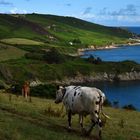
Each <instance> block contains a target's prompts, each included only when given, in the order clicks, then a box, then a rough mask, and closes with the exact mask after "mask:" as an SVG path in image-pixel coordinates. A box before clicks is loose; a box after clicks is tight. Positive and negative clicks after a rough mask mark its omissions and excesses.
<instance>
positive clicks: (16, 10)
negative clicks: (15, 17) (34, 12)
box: [10, 7, 27, 14]
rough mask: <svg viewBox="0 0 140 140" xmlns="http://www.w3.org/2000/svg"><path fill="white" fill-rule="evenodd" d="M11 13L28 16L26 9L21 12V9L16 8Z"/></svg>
mask: <svg viewBox="0 0 140 140" xmlns="http://www.w3.org/2000/svg"><path fill="white" fill-rule="evenodd" d="M10 13H11V14H27V11H26V10H24V9H23V10H21V9H18V8H16V7H14V8H13V9H12V10H10Z"/></svg>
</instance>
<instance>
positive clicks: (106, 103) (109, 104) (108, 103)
mask: <svg viewBox="0 0 140 140" xmlns="http://www.w3.org/2000/svg"><path fill="white" fill-rule="evenodd" d="M104 106H112V104H111V102H110V101H109V100H108V99H106V100H105V102H104Z"/></svg>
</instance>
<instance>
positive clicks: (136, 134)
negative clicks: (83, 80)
mask: <svg viewBox="0 0 140 140" xmlns="http://www.w3.org/2000/svg"><path fill="white" fill-rule="evenodd" d="M104 111H105V112H106V113H107V114H108V115H109V116H110V117H111V120H107V121H106V123H105V126H104V127H103V140H138V139H140V131H139V130H140V119H139V118H140V113H139V112H136V111H126V110H122V109H113V108H110V107H104ZM89 123H90V119H89V117H86V118H84V124H85V126H87V125H88V124H89ZM95 136H96V128H94V129H93V131H92V134H91V136H90V137H84V136H82V135H81V132H80V128H79V124H78V116H74V117H73V118H72V131H71V132H68V129H67V117H66V113H65V111H64V109H62V105H61V104H60V105H56V104H54V100H47V99H40V98H32V102H28V101H26V100H25V99H24V98H23V97H21V96H19V97H16V96H15V95H12V100H11V101H9V94H8V93H3V92H2V91H1V93H0V139H3V140H11V139H13V140H42V139H52V140H91V139H94V138H95Z"/></svg>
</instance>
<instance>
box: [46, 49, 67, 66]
mask: <svg viewBox="0 0 140 140" xmlns="http://www.w3.org/2000/svg"><path fill="white" fill-rule="evenodd" d="M44 60H45V61H47V62H48V63H49V64H52V63H55V64H59V63H63V62H65V57H64V55H62V54H61V53H59V51H58V50H57V49H56V48H51V49H50V51H48V52H46V53H45V55H44Z"/></svg>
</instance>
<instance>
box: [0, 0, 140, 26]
mask: <svg viewBox="0 0 140 140" xmlns="http://www.w3.org/2000/svg"><path fill="white" fill-rule="evenodd" d="M0 13H12V14H15V13H24V14H27V13H40V14H52V15H61V16H72V17H76V18H80V19H83V20H87V21H90V22H93V23H97V24H101V25H105V26H140V0H0Z"/></svg>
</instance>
